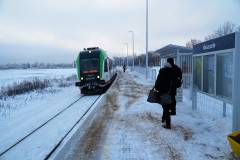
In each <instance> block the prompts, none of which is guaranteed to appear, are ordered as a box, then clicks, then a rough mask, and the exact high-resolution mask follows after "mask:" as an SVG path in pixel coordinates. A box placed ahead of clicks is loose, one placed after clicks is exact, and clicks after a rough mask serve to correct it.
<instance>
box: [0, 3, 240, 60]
mask: <svg viewBox="0 0 240 160" xmlns="http://www.w3.org/2000/svg"><path fill="white" fill-rule="evenodd" d="M145 6H146V0H0V64H3V63H15V62H16V63H20V62H36V61H38V62H71V61H73V60H74V58H75V57H76V55H77V53H78V52H79V51H80V50H82V49H83V48H84V47H92V46H99V47H101V48H103V49H105V50H106V51H108V53H110V54H111V55H112V56H115V55H119V53H121V54H123V53H122V52H123V51H124V52H125V53H126V47H125V46H124V43H126V42H128V43H129V52H131V45H132V44H131V43H130V42H131V34H130V33H129V32H128V31H129V30H132V31H134V33H135V49H136V52H137V54H139V53H144V52H145ZM239 15H240V0H201V1H199V0H169V1H167V0H149V50H156V49H158V48H161V47H163V46H165V45H167V44H169V43H171V44H177V45H185V44H186V42H187V41H188V40H190V39H191V38H197V39H200V40H203V39H204V37H205V36H207V35H209V34H211V33H212V32H213V31H214V30H216V29H217V28H218V27H219V26H220V25H222V24H223V23H224V22H226V21H230V22H232V23H235V24H236V25H240V16H239Z"/></svg>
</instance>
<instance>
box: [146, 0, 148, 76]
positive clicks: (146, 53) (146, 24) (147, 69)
mask: <svg viewBox="0 0 240 160" xmlns="http://www.w3.org/2000/svg"><path fill="white" fill-rule="evenodd" d="M147 78H148V0H146V79H147Z"/></svg>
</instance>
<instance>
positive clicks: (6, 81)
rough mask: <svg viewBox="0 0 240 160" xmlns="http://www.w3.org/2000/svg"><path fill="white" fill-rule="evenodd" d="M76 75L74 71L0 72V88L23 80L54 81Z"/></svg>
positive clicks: (12, 70) (32, 70) (29, 70)
mask: <svg viewBox="0 0 240 160" xmlns="http://www.w3.org/2000/svg"><path fill="white" fill-rule="evenodd" d="M72 74H76V69H74V68H73V69H19V70H17V69H10V70H0V88H1V87H3V86H6V85H11V84H12V83H14V82H16V83H19V82H22V81H23V80H32V79H34V78H39V79H54V78H57V79H58V78H61V77H68V76H71V75H72Z"/></svg>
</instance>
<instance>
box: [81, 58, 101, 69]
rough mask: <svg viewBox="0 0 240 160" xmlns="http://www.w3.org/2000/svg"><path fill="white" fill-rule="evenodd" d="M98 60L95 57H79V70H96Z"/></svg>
mask: <svg viewBox="0 0 240 160" xmlns="http://www.w3.org/2000/svg"><path fill="white" fill-rule="evenodd" d="M98 64H99V60H98V59H97V58H89V59H81V62H80V65H81V67H80V68H81V70H98Z"/></svg>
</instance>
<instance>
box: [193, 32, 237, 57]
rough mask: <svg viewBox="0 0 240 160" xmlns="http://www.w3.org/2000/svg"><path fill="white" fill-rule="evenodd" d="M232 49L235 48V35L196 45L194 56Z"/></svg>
mask: <svg viewBox="0 0 240 160" xmlns="http://www.w3.org/2000/svg"><path fill="white" fill-rule="evenodd" d="M232 48H235V33H231V34H229V35H226V36H222V37H219V38H215V39H211V40H209V41H206V42H203V43H199V44H196V45H194V46H193V54H201V53H207V52H214V51H219V50H225V49H232Z"/></svg>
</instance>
